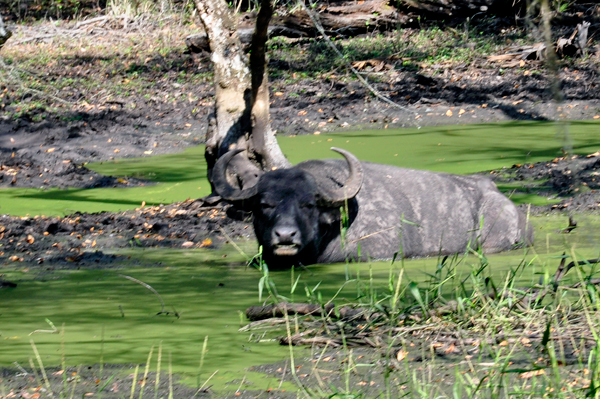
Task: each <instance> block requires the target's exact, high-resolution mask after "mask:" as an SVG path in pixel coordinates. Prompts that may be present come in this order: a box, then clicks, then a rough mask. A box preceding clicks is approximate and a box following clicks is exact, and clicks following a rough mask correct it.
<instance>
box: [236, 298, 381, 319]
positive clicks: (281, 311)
mask: <svg viewBox="0 0 600 399" xmlns="http://www.w3.org/2000/svg"><path fill="white" fill-rule="evenodd" d="M289 315H300V316H327V317H335V318H337V316H338V315H339V318H340V319H343V320H350V319H354V320H356V319H361V320H373V319H377V318H379V317H381V316H383V314H382V313H379V312H368V311H365V310H363V309H356V308H353V307H350V306H342V307H341V308H339V309H338V311H337V313H336V308H335V305H334V304H332V303H329V304H327V305H324V306H321V305H318V304H312V303H289V302H280V303H276V304H271V305H265V306H250V307H249V308H248V309H246V317H247V318H248V320H250V321H258V320H265V319H271V318H280V317H285V316H289Z"/></svg>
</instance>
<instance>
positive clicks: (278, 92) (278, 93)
mask: <svg viewBox="0 0 600 399" xmlns="http://www.w3.org/2000/svg"><path fill="white" fill-rule="evenodd" d="M275 95H276V96H277V97H281V96H283V93H282V92H280V91H276V92H275Z"/></svg>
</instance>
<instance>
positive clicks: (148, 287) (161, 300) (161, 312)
mask: <svg viewBox="0 0 600 399" xmlns="http://www.w3.org/2000/svg"><path fill="white" fill-rule="evenodd" d="M119 276H121V277H125V278H126V279H128V280H131V281H133V282H134V283H138V284H139V285H141V286H143V287H146V288H147V289H149V290H150V291H152V292H153V293H154V294H155V295H156V296H157V297H158V300H159V301H160V305H161V307H162V309H161V310H160V312H158V313H157V315H161V314H166V315H170V314H171V313H173V314H174V315H175V316H177V318H179V313H177V311H173V312H169V311H167V310H165V301H163V299H162V297H161V296H160V294H159V293H158V291H156V290H155V289H154V288H153V287H152V286H151V285H150V284H146V283H144V282H143V281H140V280H138V279H137V278H135V277H131V276H127V275H125V274H119ZM173 310H175V309H173ZM121 313H122V311H121Z"/></svg>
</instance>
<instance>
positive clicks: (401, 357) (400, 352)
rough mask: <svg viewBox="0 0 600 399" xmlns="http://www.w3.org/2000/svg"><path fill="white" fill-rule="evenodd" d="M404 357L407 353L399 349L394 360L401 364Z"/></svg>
mask: <svg viewBox="0 0 600 399" xmlns="http://www.w3.org/2000/svg"><path fill="white" fill-rule="evenodd" d="M406 355H408V352H407V351H405V350H404V349H400V350H399V351H398V353H396V360H398V361H399V362H401V361H402V360H404V358H405V357H406Z"/></svg>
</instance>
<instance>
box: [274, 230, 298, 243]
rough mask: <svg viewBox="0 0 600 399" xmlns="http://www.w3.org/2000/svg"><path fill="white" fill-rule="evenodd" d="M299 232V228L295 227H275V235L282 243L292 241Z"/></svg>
mask: <svg viewBox="0 0 600 399" xmlns="http://www.w3.org/2000/svg"><path fill="white" fill-rule="evenodd" d="M297 234H298V229H296V228H293V227H280V228H278V229H275V236H276V237H277V238H278V239H279V241H280V243H285V242H291V241H293V239H294V238H295V237H296V235H297Z"/></svg>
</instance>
